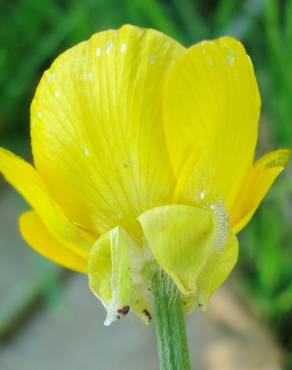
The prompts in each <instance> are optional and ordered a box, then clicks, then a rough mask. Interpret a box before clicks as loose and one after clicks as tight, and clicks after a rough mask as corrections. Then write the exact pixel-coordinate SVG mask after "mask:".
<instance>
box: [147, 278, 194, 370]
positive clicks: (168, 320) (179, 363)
mask: <svg viewBox="0 0 292 370" xmlns="http://www.w3.org/2000/svg"><path fill="white" fill-rule="evenodd" d="M152 283H153V295H154V307H155V322H156V336H157V345H158V350H159V358H160V370H190V369H191V366H190V357H189V350H188V343H187V336H186V328H185V319H184V312H183V307H182V301H181V296H180V293H179V291H178V289H177V287H176V286H175V285H174V283H173V282H172V281H171V280H170V279H169V278H168V277H167V276H166V275H165V274H164V273H163V272H161V271H155V272H154V274H153V278H152Z"/></svg>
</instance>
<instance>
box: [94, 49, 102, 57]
mask: <svg viewBox="0 0 292 370" xmlns="http://www.w3.org/2000/svg"><path fill="white" fill-rule="evenodd" d="M95 54H96V56H97V57H100V56H101V48H96V50H95Z"/></svg>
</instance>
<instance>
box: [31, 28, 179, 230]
mask: <svg viewBox="0 0 292 370" xmlns="http://www.w3.org/2000/svg"><path fill="white" fill-rule="evenodd" d="M183 50H184V49H183V47H182V46H181V45H179V44H178V43H177V42H175V41H174V40H172V39H170V38H169V37H167V36H165V35H163V34H161V33H159V32H157V31H154V30H149V29H148V30H147V29H140V28H137V27H133V26H123V27H122V28H121V29H119V30H118V31H113V30H111V31H105V32H100V33H97V34H95V35H94V36H92V38H91V39H90V40H88V41H86V42H82V43H81V44H79V45H77V46H75V47H73V48H72V49H70V50H68V51H66V52H65V53H63V54H62V55H60V56H59V57H58V58H57V59H56V61H55V62H54V63H53V65H52V66H51V67H50V69H49V70H48V71H47V72H45V74H44V76H43V78H42V79H41V82H40V85H39V87H38V89H37V92H36V96H35V98H34V101H33V103H32V109H31V116H32V130H31V133H32V147H33V155H34V160H35V164H36V167H37V169H38V171H40V173H41V176H42V177H43V178H44V180H45V181H46V184H48V186H49V189H50V191H52V193H53V195H54V197H55V199H56V200H57V201H58V202H59V203H60V204H62V207H63V208H64V210H65V212H66V213H67V214H70V215H71V216H72V218H73V220H74V221H75V222H77V223H78V224H80V225H83V226H85V227H89V229H90V230H92V231H94V232H97V233H98V234H102V233H104V232H106V231H108V230H109V229H110V228H112V227H114V226H115V225H117V224H119V225H121V226H123V227H124V228H126V229H127V230H131V232H134V233H135V232H136V233H137V232H138V231H137V230H138V224H137V221H136V216H137V215H139V214H141V213H142V212H143V211H144V210H146V209H148V208H152V207H154V206H157V205H160V204H164V203H166V202H169V200H170V199H171V196H172V192H173V190H174V187H175V182H174V177H173V173H172V169H171V165H170V163H169V158H168V153H167V148H166V143H165V139H164V132H163V125H162V119H161V105H162V87H163V85H164V81H165V77H166V75H167V73H168V70H169V67H170V66H171V64H172V63H173V61H174V60H175V59H176V58H177V57H178V56H179V55H180V54H181V53H182V52H183ZM113 210H114V211H113Z"/></svg>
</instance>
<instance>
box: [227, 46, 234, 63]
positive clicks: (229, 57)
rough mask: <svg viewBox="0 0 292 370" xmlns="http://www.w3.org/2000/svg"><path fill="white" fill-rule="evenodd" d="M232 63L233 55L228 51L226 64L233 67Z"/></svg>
mask: <svg viewBox="0 0 292 370" xmlns="http://www.w3.org/2000/svg"><path fill="white" fill-rule="evenodd" d="M233 62H234V55H233V53H232V51H231V50H230V51H229V52H228V55H227V63H228V64H229V65H230V66H232V65H233Z"/></svg>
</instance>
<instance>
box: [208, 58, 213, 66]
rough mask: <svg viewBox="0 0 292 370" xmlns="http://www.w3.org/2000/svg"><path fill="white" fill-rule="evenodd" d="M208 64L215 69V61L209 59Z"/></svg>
mask: <svg viewBox="0 0 292 370" xmlns="http://www.w3.org/2000/svg"><path fill="white" fill-rule="evenodd" d="M208 64H209V66H210V67H213V65H214V61H213V59H211V58H208Z"/></svg>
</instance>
